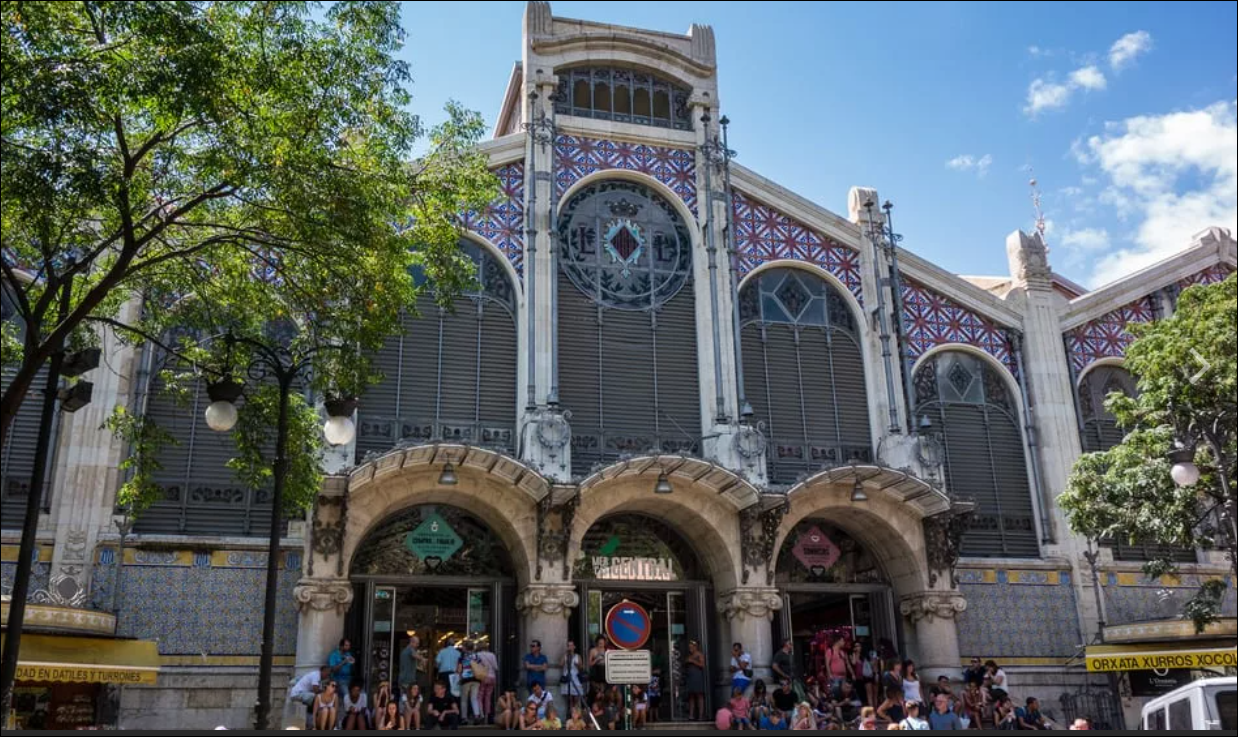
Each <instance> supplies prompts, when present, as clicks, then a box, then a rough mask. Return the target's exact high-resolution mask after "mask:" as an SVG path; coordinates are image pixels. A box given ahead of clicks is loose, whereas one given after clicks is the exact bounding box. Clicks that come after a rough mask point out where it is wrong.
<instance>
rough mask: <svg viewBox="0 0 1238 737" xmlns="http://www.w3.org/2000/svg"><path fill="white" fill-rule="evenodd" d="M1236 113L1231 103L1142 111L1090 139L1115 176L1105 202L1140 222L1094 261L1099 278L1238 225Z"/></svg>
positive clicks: (1127, 270)
mask: <svg viewBox="0 0 1238 737" xmlns="http://www.w3.org/2000/svg"><path fill="white" fill-rule="evenodd" d="M1236 113H1238V103H1235V102H1231V101H1227V102H1218V103H1216V104H1214V105H1212V106H1210V107H1207V108H1205V109H1203V110H1192V111H1185V112H1174V113H1168V114H1165V115H1143V116H1138V117H1134V118H1128V119H1127V120H1124V121H1122V122H1120V123H1110V124H1108V125H1107V126H1106V129H1105V132H1104V134H1102V135H1098V136H1093V137H1091V138H1090V139H1088V142H1087V148H1088V150H1089V151H1090V153H1091V157H1092V160H1094V161H1095V162H1096V164H1097V165H1098V166H1099V167H1100V169H1101V171H1102V172H1103V173H1104V175H1105V176H1107V177H1108V179H1109V182H1108V185H1107V186H1106V188H1105V190H1104V192H1102V194H1101V200H1102V201H1103V202H1105V203H1107V204H1110V205H1113V206H1114V207H1115V208H1116V209H1117V213H1118V215H1119V217H1122V218H1124V219H1126V221H1127V222H1130V223H1132V226H1133V231H1132V233H1131V237H1130V245H1128V246H1125V247H1123V248H1120V249H1119V250H1117V251H1113V252H1110V253H1107V254H1105V255H1103V256H1101V257H1100V259H1099V260H1098V261H1097V262H1096V263H1095V264H1094V267H1093V271H1092V281H1093V282H1094V283H1105V282H1108V281H1112V280H1113V279H1116V278H1119V277H1121V276H1123V275H1125V274H1129V273H1131V272H1133V271H1136V270H1138V269H1141V268H1143V267H1146V266H1148V265H1150V264H1153V263H1155V262H1157V261H1160V260H1161V259H1164V258H1166V257H1168V256H1171V255H1173V254H1174V253H1177V252H1178V251H1181V250H1182V249H1183V248H1185V247H1186V246H1187V244H1188V243H1189V242H1190V238H1191V236H1192V235H1194V234H1195V233H1197V232H1199V231H1200V230H1203V229H1204V228H1206V227H1208V226H1212V225H1220V226H1222V227H1228V228H1230V229H1231V230H1238V115H1236ZM1080 232H1082V231H1080ZM1095 242H1096V241H1095V240H1093V241H1087V239H1084V240H1083V241H1081V243H1095Z"/></svg>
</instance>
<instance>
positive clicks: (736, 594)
mask: <svg viewBox="0 0 1238 737" xmlns="http://www.w3.org/2000/svg"><path fill="white" fill-rule="evenodd" d="M780 609H782V595H781V594H779V593H778V590H777V589H734V590H732V591H728V592H727V593H725V594H722V595H721V596H719V597H718V611H720V612H722V614H723V615H724V616H726V618H727V620H728V621H729V620H732V619H740V620H743V619H748V618H749V617H751V618H753V619H764V620H766V621H769V620H772V619H773V618H774V612H777V611H778V610H780Z"/></svg>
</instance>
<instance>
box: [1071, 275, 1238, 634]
mask: <svg viewBox="0 0 1238 737" xmlns="http://www.w3.org/2000/svg"><path fill="white" fill-rule="evenodd" d="M1127 329H1128V330H1130V331H1131V332H1132V333H1133V334H1134V335H1135V337H1136V339H1135V341H1134V342H1133V343H1132V344H1131V346H1130V347H1129V348H1128V349H1127V352H1126V362H1125V366H1126V368H1127V369H1129V370H1130V372H1131V373H1132V374H1133V375H1134V376H1135V377H1136V378H1137V380H1138V389H1139V392H1138V395H1137V396H1134V397H1128V396H1126V395H1124V394H1121V393H1117V392H1115V393H1113V394H1110V395H1109V397H1108V399H1107V400H1106V402H1105V407H1106V408H1107V409H1108V410H1109V411H1110V412H1111V413H1112V414H1113V415H1114V417H1115V418H1117V421H1118V423H1119V425H1120V426H1121V427H1122V428H1123V429H1124V430H1125V431H1126V437H1125V438H1124V439H1123V441H1122V442H1121V443H1119V444H1118V445H1116V446H1114V447H1113V448H1110V449H1109V450H1107V451H1104V452H1100V453H1088V454H1085V455H1083V456H1082V457H1080V458H1079V460H1078V461H1077V462H1076V463H1075V466H1074V469H1073V470H1072V472H1071V475H1070V479H1069V481H1068V483H1067V487H1066V491H1065V492H1064V493H1063V494H1062V496H1061V497H1060V499H1059V503H1060V504H1061V506H1062V508H1063V509H1064V510H1065V511H1066V514H1067V517H1068V519H1069V520H1070V524H1071V527H1072V528H1073V529H1074V531H1075V532H1077V533H1079V534H1082V535H1085V536H1087V537H1088V538H1090V539H1104V538H1117V539H1123V538H1124V539H1129V540H1131V541H1137V542H1140V543H1146V544H1153V545H1159V546H1187V547H1192V548H1199V547H1203V548H1218V547H1219V548H1222V549H1225V550H1226V551H1227V552H1228V554H1229V560H1230V566H1231V571H1234V572H1236V573H1238V533H1236V527H1235V525H1236V524H1238V499H1236V497H1235V490H1234V471H1235V459H1236V458H1238V452H1236V451H1238V448H1236V447H1235V443H1236V442H1238V431H1236V428H1235V425H1236V423H1238V408H1236V407H1238V404H1236V403H1238V275H1230V277H1229V278H1228V279H1226V280H1225V281H1223V282H1221V283H1218V284H1213V285H1210V286H1196V287H1191V288H1189V289H1187V290H1186V291H1184V292H1183V293H1182V294H1181V296H1180V298H1179V300H1178V307H1177V310H1176V311H1175V312H1174V314H1173V316H1171V317H1168V318H1166V319H1164V320H1158V321H1156V322H1152V323H1146V324H1142V325H1129V326H1128V327H1127ZM1175 451H1177V452H1178V453H1179V454H1181V456H1180V457H1178V458H1174V457H1173V455H1172V454H1174V453H1175ZM1175 460H1176V461H1179V462H1181V461H1186V460H1193V463H1194V464H1195V465H1196V466H1197V467H1198V469H1199V472H1200V473H1199V480H1198V481H1197V482H1196V483H1194V484H1191V485H1187V486H1182V487H1180V486H1178V485H1177V484H1175V483H1174V480H1173V478H1172V476H1171V466H1172V464H1173V462H1174V461H1175ZM1174 570H1175V567H1174V564H1173V563H1172V561H1170V560H1169V559H1168V558H1167V557H1161V558H1157V559H1154V560H1151V561H1149V562H1148V563H1147V564H1146V565H1145V572H1146V573H1147V574H1148V575H1150V576H1159V575H1162V574H1165V573H1171V572H1173V571H1174ZM1225 591H1226V589H1225V583H1224V581H1220V580H1214V581H1207V582H1205V583H1204V584H1203V585H1202V586H1201V587H1200V589H1199V591H1198V592H1197V593H1196V595H1195V596H1194V597H1193V598H1192V599H1191V600H1190V601H1189V602H1187V604H1186V606H1185V608H1184V611H1183V614H1184V616H1186V617H1188V618H1190V619H1192V620H1193V621H1194V622H1195V625H1196V628H1197V629H1199V630H1201V631H1202V629H1203V628H1204V627H1205V626H1206V625H1207V624H1208V623H1209V622H1212V621H1214V620H1215V619H1216V618H1217V616H1218V615H1219V612H1220V605H1221V600H1222V598H1223V596H1224V594H1225Z"/></svg>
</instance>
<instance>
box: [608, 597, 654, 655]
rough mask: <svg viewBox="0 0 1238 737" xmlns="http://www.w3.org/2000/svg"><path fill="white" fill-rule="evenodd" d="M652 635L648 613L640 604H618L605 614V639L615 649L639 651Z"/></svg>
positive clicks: (651, 625)
mask: <svg viewBox="0 0 1238 737" xmlns="http://www.w3.org/2000/svg"><path fill="white" fill-rule="evenodd" d="M651 634H653V623H652V622H651V621H650V619H649V612H647V611H645V608H644V607H642V606H641V605H640V604H633V603H632V602H630V601H623V602H620V603H618V604H616V605H614V606H613V607H611V608H610V611H609V612H607V613H606V637H608V638H609V639H610V641H611V642H612V643H614V645H615V646H616V647H619V648H622V649H624V650H639V649H640V648H641V647H642V646H643V645H644V644H645V643H646V642H648V641H649V636H650V635H651Z"/></svg>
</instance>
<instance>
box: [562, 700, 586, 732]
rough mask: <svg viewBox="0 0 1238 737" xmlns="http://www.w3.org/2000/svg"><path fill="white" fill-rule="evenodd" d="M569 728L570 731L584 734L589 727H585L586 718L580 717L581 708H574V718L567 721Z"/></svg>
mask: <svg viewBox="0 0 1238 737" xmlns="http://www.w3.org/2000/svg"><path fill="white" fill-rule="evenodd" d="M567 728H568V730H569V731H574V732H582V731H584V730H587V729H588V728H589V727H588V726H586V725H585V720H584V717H582V716H581V715H580V707H579V706H573V707H572V718H571V719H568V720H567Z"/></svg>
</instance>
